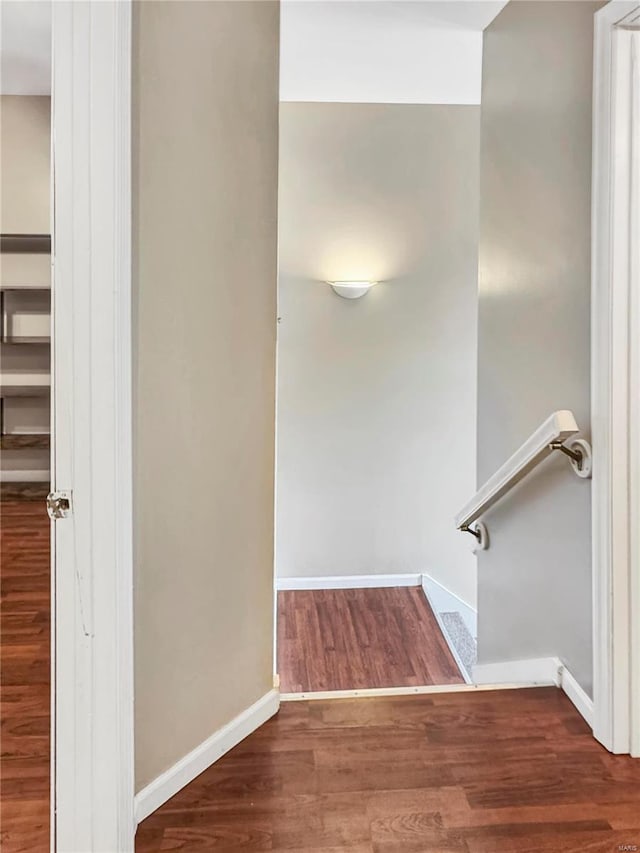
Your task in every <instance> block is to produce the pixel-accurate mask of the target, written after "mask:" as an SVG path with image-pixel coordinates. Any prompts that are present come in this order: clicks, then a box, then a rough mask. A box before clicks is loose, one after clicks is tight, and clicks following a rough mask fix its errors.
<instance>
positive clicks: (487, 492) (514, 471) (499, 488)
mask: <svg viewBox="0 0 640 853" xmlns="http://www.w3.org/2000/svg"><path fill="white" fill-rule="evenodd" d="M578 432H580V430H579V428H578V424H577V423H576V419H575V418H574V416H573V412H570V411H569V410H568V409H562V410H560V411H558V412H554V413H553V414H552V415H549V417H548V418H547V419H546V421H544V423H542V424H540V426H539V427H538V428H537V429H536V431H535V432H534V433H532V434H531V435H530V436H529V438H528V439H527V440H526V441H525V442H524V444H522V445H521V446H520V447H519V448H518V449H517V450H516V452H515V453H514V454H513V455H512V456H510V457H509V458H508V459H507V461H506V462H505V463H504V465H501V466H500V468H498V470H497V471H496V472H495V474H493V475H492V476H491V477H489V479H488V480H487V482H486V483H485V484H484V485H483V486H481V487H480V488H479V489H478V491H477V492H476V493H475V495H474V496H473V497H472V498H471V499H470V500H469V501H468V502H467V503H466V504H465V505H464V507H463V508H462V509H461V510H460V512H459V513H458V514H457V515H456V517H455V525H456V527H457V528H458V529H460V528H462V527H466V526H467V525H469V524H472V523H473V522H474V521H475V520H476V519H478V518H480V516H481V515H482V514H483V513H484V512H486V511H487V510H488V509H489V508H490V507H492V506H493V505H494V504H495V503H497V502H498V501H499V500H500V498H502V497H503V496H504V495H506V494H507V492H509V491H510V490H511V489H512V488H513V487H514V486H515V485H517V484H518V483H519V482H520V481H521V480H522V479H523V478H524V477H526V476H527V474H528V473H529V472H530V471H532V470H533V469H534V468H535V467H536V466H537V465H539V464H540V463H541V462H543V461H544V460H545V459H546V458H547V457H548V456H550V455H551V454H552V453H553V452H554V451H553V449H552V448H551V442H554V441H560V442H564V441H566V439H567V438H569V437H570V436H572V435H575V434H576V433H578Z"/></svg>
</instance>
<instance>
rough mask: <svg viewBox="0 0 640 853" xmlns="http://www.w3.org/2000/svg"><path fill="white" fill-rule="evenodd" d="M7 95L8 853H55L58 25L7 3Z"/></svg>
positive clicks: (0, 291)
mask: <svg viewBox="0 0 640 853" xmlns="http://www.w3.org/2000/svg"><path fill="white" fill-rule="evenodd" d="M1 16H2V43H1V46H0V60H1V63H2V77H1V85H2V90H1V93H0V113H1V122H0V127H1V140H0V160H1V163H0V165H1V172H2V205H1V223H0V231H1V236H0V250H1V255H0V315H1V316H0V323H1V330H0V334H1V337H0V362H1V365H0V442H1V454H0V455H1V460H0V550H1V559H0V624H1V626H2V630H1V634H0V657H1V660H2V666H1V674H0V690H1V692H2V733H3V734H2V759H1V768H0V774H1V776H2V849H3V850H6V851H7V853H14V851H18V850H46V849H48V847H49V839H50V810H51V801H50V789H51V766H52V765H51V735H50V733H51V704H52V679H51V673H52V644H51V622H52V619H51V616H52V613H51V604H52V596H51V589H52V573H51V525H50V521H49V518H48V516H47V510H46V496H47V494H48V492H49V488H50V480H51V473H50V453H51V405H50V390H51V296H52V286H51V285H52V272H51V271H52V266H51V216H52V211H51V206H52V205H51V186H52V169H51V156H50V154H51V14H50V7H49V4H47V3H24V4H18V3H3V4H2V8H1Z"/></svg>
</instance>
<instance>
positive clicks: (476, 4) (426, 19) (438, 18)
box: [282, 0, 507, 32]
mask: <svg viewBox="0 0 640 853" xmlns="http://www.w3.org/2000/svg"><path fill="white" fill-rule="evenodd" d="M305 4H309V5H310V6H311V5H313V6H326V5H329V6H331V5H341V6H342V7H346V6H354V7H355V10H356V12H357V14H358V15H361V16H363V17H368V16H370V15H376V16H378V17H386V18H387V19H389V20H393V21H399V20H402V21H404V22H405V23H408V24H411V23H413V24H415V25H416V26H420V27H424V26H428V27H432V28H434V29H456V30H474V31H476V32H478V31H482V30H483V29H484V28H485V27H487V26H488V25H489V24H490V23H491V21H492V20H493V19H494V18H495V17H496V15H498V14H499V12H501V11H502V9H504V7H505V6H506V5H507V0H282V5H283V6H304V5H305Z"/></svg>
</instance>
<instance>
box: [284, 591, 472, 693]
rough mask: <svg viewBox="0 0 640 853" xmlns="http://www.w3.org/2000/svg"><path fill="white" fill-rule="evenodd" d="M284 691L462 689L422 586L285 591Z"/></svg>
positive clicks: (456, 670) (452, 660)
mask: <svg viewBox="0 0 640 853" xmlns="http://www.w3.org/2000/svg"><path fill="white" fill-rule="evenodd" d="M278 673H279V675H280V689H281V691H282V692H283V693H305V692H309V691H322V690H356V689H362V688H365V687H415V686H419V685H431V684H461V683H463V682H464V679H463V678H462V676H461V675H460V671H459V669H458V667H457V665H456V662H455V660H454V658H453V656H452V654H451V652H450V651H449V647H448V646H447V644H446V642H445V640H444V637H443V636H442V633H441V631H440V628H439V626H438V623H437V621H436V618H435V616H434V615H433V612H432V610H431V608H430V606H429V602H428V601H427V599H426V598H425V595H424V593H423V591H422V589H421V588H420V587H394V588H389V589H321V590H303V591H297V590H296V591H286V592H279V593H278Z"/></svg>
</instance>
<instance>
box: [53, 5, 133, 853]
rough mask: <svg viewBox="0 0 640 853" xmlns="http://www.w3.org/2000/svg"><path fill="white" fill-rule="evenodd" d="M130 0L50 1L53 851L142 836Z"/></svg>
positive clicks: (121, 849) (126, 851)
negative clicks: (136, 692)
mask: <svg viewBox="0 0 640 853" xmlns="http://www.w3.org/2000/svg"><path fill="white" fill-rule="evenodd" d="M130 118H131V2H130V0H107V2H95V1H94V2H82V3H79V2H60V3H54V4H53V83H52V126H53V134H52V135H53V153H54V158H53V163H54V236H53V250H52V256H53V270H54V285H53V325H54V335H53V391H54V393H53V398H52V399H53V428H54V459H53V462H54V468H53V484H54V485H53V488H54V489H56V490H69V489H71V490H72V493H73V512H72V515H71V517H69V518H65V519H60V520H58V521H56V522H55V537H54V540H55V541H54V549H53V550H54V555H55V556H54V561H53V577H54V580H53V593H54V606H53V620H54V628H53V640H54V646H55V656H54V660H55V662H54V671H53V686H54V697H55V699H54V714H53V718H54V719H53V724H52V725H53V729H52V748H53V751H54V770H53V774H52V775H53V778H54V786H53V787H54V791H53V798H52V844H53V845H54V846H55V848H54V849H55V850H56V851H57V853H94V851H96V853H97V851H100V853H116V851H117V853H131V852H132V851H133V838H134V818H133V793H134V791H133V630H132V629H133V617H132V599H133V587H132V576H133V572H132V500H131V491H132V465H131V439H132V415H131V413H132V409H131V363H132V362H131V249H130V245H131V177H130V167H131V121H130Z"/></svg>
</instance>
